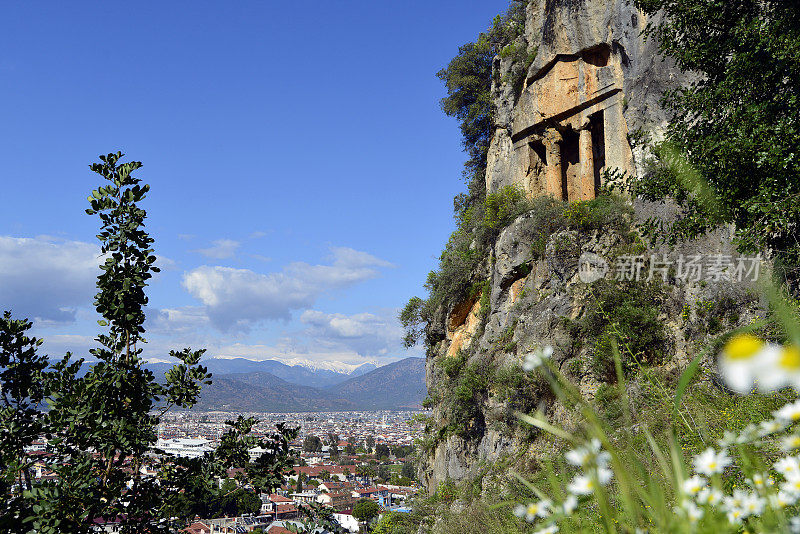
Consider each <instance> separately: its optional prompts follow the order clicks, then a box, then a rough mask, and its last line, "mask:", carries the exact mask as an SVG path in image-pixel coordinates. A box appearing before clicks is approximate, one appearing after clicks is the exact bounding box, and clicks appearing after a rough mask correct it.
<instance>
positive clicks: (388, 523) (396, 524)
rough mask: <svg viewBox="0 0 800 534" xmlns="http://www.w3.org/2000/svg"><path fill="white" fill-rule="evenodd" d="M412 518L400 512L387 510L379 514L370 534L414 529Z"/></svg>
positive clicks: (393, 533)
mask: <svg viewBox="0 0 800 534" xmlns="http://www.w3.org/2000/svg"><path fill="white" fill-rule="evenodd" d="M414 526H415V525H414V520H413V518H412V517H411V516H410V515H409V514H406V513H402V512H389V513H387V514H383V516H381V519H380V521H378V522H377V523H376V524H375V526H374V527H373V529H372V534H395V533H402V532H409V531H416V529H415V528H412V527H414Z"/></svg>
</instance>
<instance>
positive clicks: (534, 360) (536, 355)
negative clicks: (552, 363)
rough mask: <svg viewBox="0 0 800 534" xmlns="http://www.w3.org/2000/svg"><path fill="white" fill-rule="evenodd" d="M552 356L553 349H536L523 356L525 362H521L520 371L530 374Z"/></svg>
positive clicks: (547, 347)
mask: <svg viewBox="0 0 800 534" xmlns="http://www.w3.org/2000/svg"><path fill="white" fill-rule="evenodd" d="M552 355H553V347H551V346H549V345H548V346H546V347H545V348H543V349H536V350H535V351H533V352H531V353H529V354H528V355H526V356H525V361H523V362H522V369H524V370H525V371H527V372H531V371H533V370H534V369H537V368H538V367H541V366H542V365H543V364H544V362H545V360H548V359H550V357H551V356H552Z"/></svg>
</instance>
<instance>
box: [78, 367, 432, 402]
mask: <svg viewBox="0 0 800 534" xmlns="http://www.w3.org/2000/svg"><path fill="white" fill-rule="evenodd" d="M202 363H203V365H205V366H206V367H208V370H209V371H210V372H211V373H212V375H213V376H212V382H213V383H212V384H211V385H210V386H203V390H202V392H201V394H200V401H199V402H198V403H197V404H196V405H195V407H194V409H195V410H198V411H241V412H321V411H347V410H403V409H415V408H420V407H421V406H422V400H423V399H424V398H425V395H426V394H427V389H426V387H425V360H424V359H422V358H406V359H404V360H400V361H397V362H394V363H390V364H387V365H384V366H382V367H378V366H376V365H375V364H373V363H364V364H362V365H358V366H354V365H351V366H348V365H346V364H341V365H335V366H332V365H324V364H323V365H309V363H308V362H299V363H296V364H295V365H287V364H285V363H283V362H279V361H277V360H261V361H255V360H247V359H245V358H230V359H227V358H209V359H207V360H203V361H202ZM90 365H91V362H87V364H85V365H84V367H83V369H82V370H81V374H83V373H85V372H86V371H88V369H89V366H90ZM172 365H173V364H171V363H148V364H146V367H147V368H148V369H150V370H151V371H153V374H155V376H156V379H157V380H160V379H163V376H164V373H166V372H167V371H168V370H169V369H170V368H172Z"/></svg>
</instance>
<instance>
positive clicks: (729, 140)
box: [637, 0, 800, 285]
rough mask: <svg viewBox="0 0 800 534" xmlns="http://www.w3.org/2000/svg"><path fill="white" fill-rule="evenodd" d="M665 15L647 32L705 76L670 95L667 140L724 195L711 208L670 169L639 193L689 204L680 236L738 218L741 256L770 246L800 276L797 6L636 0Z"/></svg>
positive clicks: (748, 0)
mask: <svg viewBox="0 0 800 534" xmlns="http://www.w3.org/2000/svg"><path fill="white" fill-rule="evenodd" d="M638 3H639V4H640V6H641V7H642V9H644V10H645V11H646V12H648V13H655V12H657V11H659V10H663V11H664V14H665V15H666V16H665V17H664V18H663V20H662V21H661V22H660V24H657V25H651V27H650V28H649V33H650V34H651V35H652V36H653V37H655V38H657V39H658V42H659V45H660V47H661V50H662V52H664V53H665V54H666V55H669V56H672V57H673V58H675V59H676V61H677V63H678V65H679V67H680V68H681V69H683V70H685V71H694V72H697V73H699V74H701V76H700V77H699V78H698V79H697V80H696V81H694V82H692V83H691V84H689V85H688V86H687V87H685V88H681V89H679V90H675V91H672V92H670V93H669V94H667V95H666V102H667V104H668V105H669V106H670V108H671V109H672V110H673V111H674V112H675V117H674V119H673V120H672V124H671V129H670V135H669V137H670V140H671V141H672V142H673V143H675V144H676V145H677V147H678V148H679V149H680V150H682V151H683V152H685V153H686V154H687V155H688V158H689V161H690V163H691V164H692V165H693V166H694V167H696V168H697V169H698V170H699V172H700V174H701V175H702V178H703V179H704V181H706V182H707V183H708V184H709V185H710V187H711V188H712V190H713V193H714V194H715V196H717V197H718V198H719V199H720V202H719V209H718V210H716V209H709V208H708V207H707V206H703V204H702V203H701V202H698V201H697V199H696V198H694V197H693V196H692V195H689V194H688V193H687V191H686V186H685V184H682V183H680V181H679V180H678V178H677V176H676V175H675V174H674V173H670V172H669V170H668V166H663V167H661V168H658V169H657V171H659V172H655V173H653V174H651V175H650V176H649V177H647V179H646V180H645V181H644V183H642V184H640V188H639V190H638V191H637V193H639V194H643V195H644V196H646V197H649V198H652V199H655V200H659V199H662V198H663V197H664V196H665V195H670V196H673V197H676V198H678V199H679V200H681V201H682V203H683V205H684V207H685V208H686V210H685V213H684V217H683V218H682V219H681V220H680V221H678V223H677V224H675V225H673V226H672V228H671V230H673V235H676V236H677V237H678V238H681V237H693V236H694V235H698V234H701V233H703V232H704V231H706V230H707V229H708V228H711V227H714V226H716V225H717V224H719V223H721V222H733V223H735V225H736V228H737V237H738V239H739V244H740V249H741V250H742V251H743V252H754V251H756V250H769V251H770V252H771V253H772V254H774V255H775V256H776V257H777V259H778V263H779V266H782V267H783V268H784V274H785V275H786V276H787V277H788V279H789V280H790V281H792V282H793V283H794V284H795V285H796V284H797V281H798V280H800V273H799V272H798V270H797V269H798V266H800V227H798V225H799V224H800V4H798V3H797V2H784V1H779V0H733V1H727V2H721V1H718V0H638Z"/></svg>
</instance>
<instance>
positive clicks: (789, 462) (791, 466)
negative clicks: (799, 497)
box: [773, 456, 800, 478]
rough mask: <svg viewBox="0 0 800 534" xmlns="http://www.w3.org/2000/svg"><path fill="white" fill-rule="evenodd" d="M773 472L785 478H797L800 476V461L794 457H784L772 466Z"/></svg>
mask: <svg viewBox="0 0 800 534" xmlns="http://www.w3.org/2000/svg"><path fill="white" fill-rule="evenodd" d="M773 465H774V466H775V470H776V471H777V472H778V473H780V474H781V475H783V476H784V477H785V478H789V477H797V476H798V475H800V461H798V460H797V457H796V456H786V457H785V458H781V459H780V460H778V461H777V462H775V463H774V464H773Z"/></svg>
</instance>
